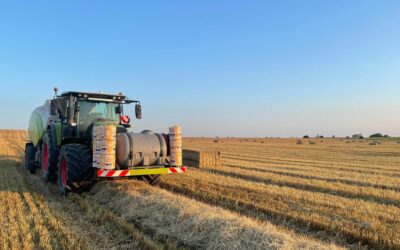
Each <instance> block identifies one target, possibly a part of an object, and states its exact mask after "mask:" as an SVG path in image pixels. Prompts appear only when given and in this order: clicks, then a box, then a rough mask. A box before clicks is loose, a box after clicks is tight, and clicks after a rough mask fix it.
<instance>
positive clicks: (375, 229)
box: [161, 171, 400, 248]
mask: <svg viewBox="0 0 400 250" xmlns="http://www.w3.org/2000/svg"><path fill="white" fill-rule="evenodd" d="M194 174H195V175H196V176H197V177H194V178H191V177H190V176H187V177H185V179H178V178H169V179H167V180H166V181H165V182H163V183H161V187H162V188H165V189H167V190H169V191H172V192H176V193H181V194H184V195H187V196H188V197H191V198H194V199H198V200H201V201H203V202H205V203H208V204H212V205H218V206H222V207H226V208H228V209H231V210H233V211H239V212H241V213H244V214H245V215H249V216H252V217H256V218H260V217H263V216H264V215H266V216H269V217H272V218H274V220H275V222H276V223H277V224H279V223H281V222H285V221H287V220H289V221H292V222H294V223H295V225H297V226H294V228H295V229H296V228H297V230H299V231H304V229H305V228H311V229H314V230H323V231H325V232H328V233H330V234H335V233H338V232H339V233H340V235H342V236H341V237H340V238H342V239H345V238H350V239H353V240H350V241H348V243H352V242H353V241H356V242H357V241H361V242H364V243H366V244H371V245H372V246H375V247H377V248H380V247H382V246H385V247H393V246H397V247H400V245H399V244H400V243H399V239H398V238H397V236H396V232H399V228H397V229H394V228H393V230H392V229H390V225H397V224H396V223H398V222H395V221H392V220H393V219H394V220H396V219H395V218H396V217H393V216H395V214H397V213H398V211H397V210H398V209H395V208H394V207H393V208H391V209H390V210H393V211H390V212H389V211H388V212H386V211H385V210H375V208H374V206H373V204H371V205H368V206H372V207H371V208H368V210H366V211H369V212H368V213H367V214H371V216H374V217H371V218H370V219H368V220H367V221H365V222H364V220H366V219H367V218H368V217H365V216H366V215H367V214H365V215H364V211H363V210H362V209H361V210H360V211H357V210H353V209H356V207H357V205H355V204H356V203H359V204H360V205H361V204H363V202H362V201H360V202H359V201H357V200H350V199H346V198H335V199H342V200H343V202H347V203H349V205H345V204H346V203H343V204H342V203H341V202H339V201H337V202H338V203H333V202H334V201H330V200H328V201H326V202H324V203H326V204H325V205H323V206H321V205H322V204H320V205H319V203H318V202H317V201H321V202H322V201H324V198H322V200H320V199H321V198H317V197H315V198H314V196H313V195H312V193H310V192H309V194H310V195H312V196H310V197H309V196H308V194H307V195H306V193H304V194H302V195H301V192H300V193H297V194H296V193H295V191H294V190H290V188H283V189H282V190H281V191H279V189H277V188H274V189H277V190H276V193H275V191H272V190H271V191H269V190H270V189H271V188H272V186H271V187H267V186H266V187H265V188H266V189H260V190H258V189H257V188H256V187H255V186H254V185H251V187H252V189H254V190H246V188H245V189H238V188H239V186H240V185H241V184H240V185H239V183H242V182H243V181H241V180H238V179H232V178H230V177H223V179H221V180H219V181H217V180H218V179H219V178H218V176H215V177H213V176H212V175H211V174H207V173H204V174H203V173H201V172H198V171H196V173H194ZM218 183H220V184H218ZM222 183H224V184H222ZM228 183H229V185H228ZM235 183H236V184H235ZM224 186H232V187H230V188H228V187H226V188H225V187H224ZM261 190H265V191H267V192H273V193H274V194H275V195H273V196H270V195H269V194H267V193H264V194H263V195H262V194H261V193H260V192H263V191H261ZM284 190H287V191H289V193H288V194H285V191H284ZM265 191H264V192H265ZM296 192H297V191H296ZM271 194H272V193H271ZM293 194H296V195H297V196H298V197H297V198H296V199H294V198H295V196H292V195H293ZM249 195H250V196H249ZM247 196H248V197H247ZM253 196H254V197H253ZM263 196H264V197H263ZM274 196H275V197H274ZM319 196H320V195H319ZM324 196H329V195H327V194H325V195H324ZM257 197H258V198H257ZM268 197H269V199H270V200H268V202H267V200H265V199H267V198H268ZM332 198H333V197H332ZM302 199H305V200H304V201H302ZM325 199H328V197H325ZM314 200H316V204H314V205H313V204H311V203H310V201H314ZM350 203H354V204H353V205H350ZM307 204H308V205H307ZM310 206H311V207H310ZM347 206H350V207H351V208H352V211H353V212H351V213H350V211H348V210H347V209H346V207H347ZM365 206H367V205H366V204H365ZM380 206H381V205H380ZM308 207H310V208H311V209H310V210H309V209H308ZM350 207H349V208H350ZM337 209H339V210H337ZM371 209H372V210H371ZM379 209H383V207H382V206H381V208H379ZM336 210H337V211H336ZM387 210H389V207H387ZM395 210H396V211H397V212H396V211H395ZM249 211H251V212H249ZM340 211H341V213H339V214H338V212H340ZM374 211H376V212H374ZM378 211H382V212H378ZM374 213H376V214H374ZM384 213H385V214H387V216H391V217H388V218H387V220H388V221H391V224H390V225H389V224H388V225H387V226H386V224H385V223H386V222H382V219H381V216H383V215H384ZM380 214H382V215H380ZM350 215H351V216H350ZM348 216H350V217H349V218H346V217H348ZM354 216H355V217H354ZM364 217H365V218H364ZM382 218H384V217H382ZM397 221H398V219H397ZM369 223H371V224H369ZM376 223H378V224H379V223H380V224H381V225H384V227H383V228H381V226H379V225H375V224H376ZM382 223H383V224H382ZM393 223H394V224H393ZM372 225H374V226H372ZM397 227H398V226H397ZM318 237H320V236H318ZM328 238H329V237H328ZM396 238H397V240H396ZM340 242H341V241H340V240H338V243H340Z"/></svg>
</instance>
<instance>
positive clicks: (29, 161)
mask: <svg viewBox="0 0 400 250" xmlns="http://www.w3.org/2000/svg"><path fill="white" fill-rule="evenodd" d="M35 155H36V149H35V146H34V145H33V143H27V144H26V145H25V168H26V169H28V170H29V171H30V172H31V173H32V174H34V173H35V170H36V164H35Z"/></svg>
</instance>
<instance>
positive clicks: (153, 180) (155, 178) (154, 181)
mask: <svg viewBox="0 0 400 250" xmlns="http://www.w3.org/2000/svg"><path fill="white" fill-rule="evenodd" d="M142 180H144V181H145V182H147V183H148V184H150V185H152V186H156V185H158V184H159V183H160V181H161V175H159V174H157V175H146V176H143V177H142Z"/></svg>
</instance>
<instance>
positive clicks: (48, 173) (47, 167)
mask: <svg viewBox="0 0 400 250" xmlns="http://www.w3.org/2000/svg"><path fill="white" fill-rule="evenodd" d="M58 153H59V152H58V146H57V142H56V139H55V138H53V136H52V133H51V130H47V131H46V134H45V136H44V138H43V144H42V159H41V161H40V162H41V165H42V177H43V179H44V180H45V181H49V182H53V183H55V182H56V181H57V161H58Z"/></svg>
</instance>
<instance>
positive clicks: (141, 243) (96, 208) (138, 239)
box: [69, 194, 173, 249]
mask: <svg viewBox="0 0 400 250" xmlns="http://www.w3.org/2000/svg"><path fill="white" fill-rule="evenodd" d="M69 199H70V200H71V201H74V202H76V203H77V204H79V206H80V208H81V209H83V210H84V211H86V213H87V214H88V215H89V217H90V218H91V219H92V220H94V221H108V222H112V223H113V224H115V225H117V226H118V228H119V229H120V230H121V231H123V232H124V233H126V234H128V235H130V236H131V237H132V239H133V241H134V242H135V247H136V248H139V249H165V247H164V246H163V245H161V244H160V243H158V242H155V241H153V240H152V239H151V238H150V237H149V236H147V235H146V234H144V233H143V232H142V231H141V230H139V229H138V228H137V227H136V226H134V225H133V224H131V223H129V222H127V221H126V220H124V219H123V218H121V217H119V216H117V215H116V214H115V213H113V212H111V211H109V210H107V209H105V208H103V207H102V206H101V205H99V204H98V203H97V202H96V201H94V200H93V199H91V198H89V197H88V196H85V198H82V197H81V196H79V195H77V194H70V196H69ZM168 249H173V247H170V248H168Z"/></svg>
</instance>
